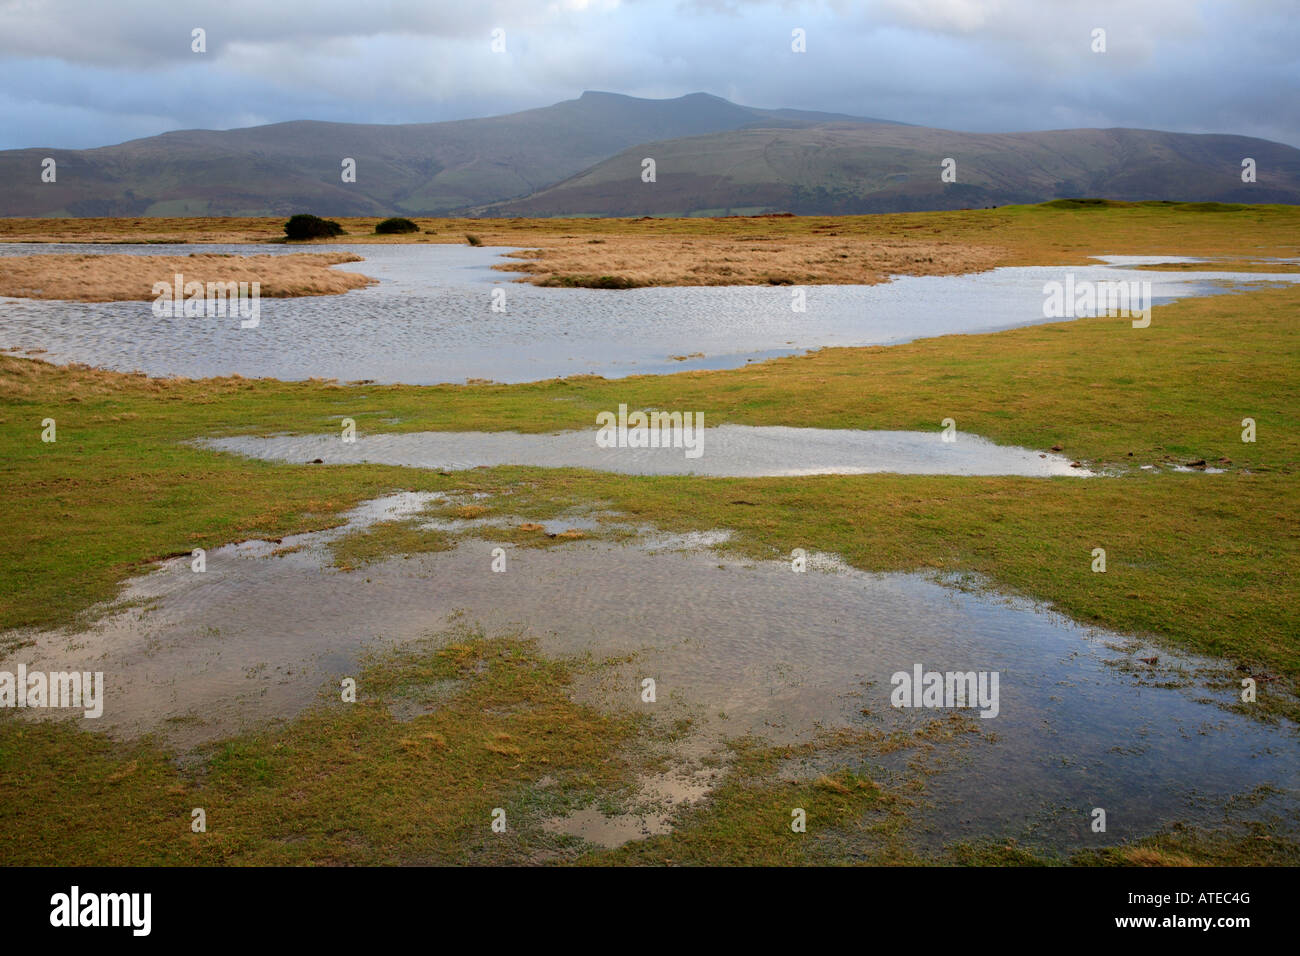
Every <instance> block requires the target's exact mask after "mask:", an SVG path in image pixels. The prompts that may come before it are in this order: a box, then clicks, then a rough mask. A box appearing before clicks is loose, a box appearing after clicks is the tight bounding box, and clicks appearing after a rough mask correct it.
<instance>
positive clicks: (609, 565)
mask: <svg viewBox="0 0 1300 956" xmlns="http://www.w3.org/2000/svg"><path fill="white" fill-rule="evenodd" d="M442 500H444V499H443V496H441V495H438V494H413V493H406V494H401V495H395V496H391V497H389V498H385V499H380V500H377V501H373V502H370V503H368V504H367V505H365V506H363V507H362V508H359V509H357V510H356V511H354V512H353V513H351V514H350V515H349V516H348V523H347V524H346V525H345V526H343V527H341V528H338V529H335V530H332V531H327V532H318V533H313V534H307V535H300V536H297V537H293V538H286V539H284V540H283V541H280V542H277V543H271V542H246V543H243V544H240V545H231V546H228V547H224V548H221V549H220V550H217V551H214V552H211V553H210V554H209V555H208V564H207V570H206V571H205V572H204V573H202V574H196V573H193V572H192V570H191V567H190V563H189V560H188V559H187V558H181V559H175V560H172V561H168V562H164V563H163V564H162V565H161V566H159V567H158V569H157V570H155V571H154V572H153V573H150V574H148V575H146V576H144V577H142V578H138V579H136V580H135V581H133V582H132V584H131V585H130V587H129V588H128V589H127V591H126V592H125V593H124V594H123V595H122V599H123V601H124V602H125V604H124V605H122V606H121V607H119V608H118V609H117V610H113V611H111V612H110V613H108V614H106V615H105V616H104V617H103V618H102V619H101V620H100V622H99V623H97V624H95V625H94V626H93V627H91V628H90V629H89V630H87V631H85V632H82V633H74V634H65V633H55V632H50V633H41V634H35V635H29V636H28V639H29V640H32V641H34V642H35V643H34V644H33V645H31V646H28V647H26V648H24V649H23V650H22V651H21V652H20V654H19V657H20V658H21V659H22V660H24V661H26V662H27V664H28V665H29V666H30V667H33V668H35V667H44V668H48V669H52V670H54V669H66V668H77V669H81V670H103V671H104V673H105V675H106V682H107V686H108V692H107V695H106V700H107V703H106V705H105V709H104V714H103V717H102V718H101V719H100V720H98V721H84V720H82V721H80V722H81V723H82V724H83V725H85V726H88V727H89V726H91V725H94V724H97V725H98V727H95V728H93V729H99V730H105V731H108V732H109V733H111V734H113V735H115V736H126V737H133V736H138V735H140V734H144V733H150V734H157V735H160V736H161V737H162V738H164V739H166V740H167V741H169V742H170V744H171V745H173V746H177V747H180V748H182V749H184V748H188V747H193V746H195V745H199V744H202V743H205V742H208V741H212V740H216V739H219V738H221V737H223V736H226V735H229V734H231V733H234V732H236V731H238V730H240V729H245V728H249V727H254V726H258V725H260V724H262V723H263V722H265V721H268V720H269V721H276V720H282V719H287V718H290V717H292V716H294V715H295V714H296V713H298V712H300V711H301V710H302V709H304V708H305V707H308V706H309V705H311V704H312V703H313V702H314V701H316V700H317V699H318V695H319V693H320V692H321V689H322V687H328V686H335V687H337V686H338V681H339V680H340V679H341V677H343V676H347V675H349V674H355V673H356V666H357V660H358V657H359V655H360V654H361V653H362V652H363V651H364V650H367V649H375V648H379V647H387V646H394V645H400V644H402V643H403V642H407V641H411V640H414V639H416V638H419V637H421V636H424V635H427V634H428V633H430V632H432V631H436V630H438V628H439V627H440V626H443V625H445V624H446V623H447V622H449V621H454V620H461V621H472V622H477V623H481V624H483V625H484V626H485V627H486V628H487V629H489V631H517V632H518V633H520V634H521V635H523V636H529V637H536V638H538V639H540V641H541V646H542V648H543V650H544V651H545V652H547V653H549V654H558V655H566V656H571V655H577V656H580V657H581V656H590V658H591V659H592V660H593V661H594V662H596V663H597V664H599V662H601V661H607V660H611V659H616V660H618V663H615V664H610V665H600V666H597V667H594V668H593V669H592V670H591V672H590V674H589V675H588V677H587V678H585V679H584V680H583V681H582V682H581V683H580V685H579V690H578V693H579V694H580V696H581V697H582V698H583V699H586V700H588V701H589V702H593V703H596V704H598V705H599V706H601V707H607V708H614V709H618V710H628V711H637V710H641V711H648V712H649V714H650V716H651V718H652V719H653V720H655V721H659V722H664V723H669V722H672V721H676V720H680V719H682V718H685V717H689V718H691V720H692V722H693V723H692V728H693V729H692V732H691V735H690V736H689V738H688V739H686V740H685V741H683V742H682V743H681V744H680V745H679V748H678V758H677V761H678V762H677V764H676V765H675V767H674V774H675V776H672V777H666V778H664V779H652V780H648V781H646V782H645V785H646V787H647V788H649V789H650V790H651V791H655V788H659V790H664V791H665V793H666V794H668V795H669V796H671V795H672V794H673V793H677V792H678V791H680V790H681V789H682V787H685V788H686V791H688V792H687V797H688V798H689V799H698V798H699V797H700V796H702V795H703V794H704V793H706V792H707V790H708V787H709V780H710V779H711V778H710V777H709V776H708V774H707V773H705V774H701V770H700V767H699V765H698V760H699V759H700V758H702V757H704V756H707V755H709V754H714V755H717V754H721V753H722V752H723V751H722V747H723V744H724V742H725V741H726V740H727V739H734V738H737V737H741V736H745V735H751V734H752V735H756V736H757V737H759V738H761V739H763V740H766V741H769V742H772V743H779V744H794V743H797V742H801V741H809V740H813V739H815V738H816V737H817V735H818V734H820V733H825V732H827V731H833V730H836V729H848V730H851V731H853V730H856V731H861V732H863V733H865V734H873V733H888V732H891V731H895V730H900V729H903V730H906V729H918V728H921V727H924V726H925V724H926V722H928V721H931V720H942V719H950V718H951V717H952V712H951V711H948V712H945V711H934V710H927V709H924V708H917V709H910V710H909V709H906V708H903V709H899V708H896V707H894V706H893V705H892V704H891V680H892V677H893V675H895V674H896V673H898V672H899V671H907V672H910V671H911V670H912V669H913V667H914V664H916V663H917V662H920V663H921V664H922V665H923V666H924V667H925V668H926V669H934V670H939V671H952V670H956V671H975V672H991V671H992V672H998V674H999V677H1000V682H999V687H1000V693H999V695H998V700H997V706H996V713H995V715H994V716H992V717H991V719H984V718H981V717H980V716H979V715H980V713H981V711H980V710H978V709H967V710H964V711H961V712H960V713H961V715H962V716H961V721H962V726H961V728H960V733H958V734H957V738H958V739H957V740H956V741H955V742H953V743H951V744H948V745H945V746H944V747H943V748H941V749H940V751H939V752H937V753H936V754H935V755H934V757H935V765H934V766H933V767H931V768H928V769H927V770H926V771H925V773H924V776H925V788H924V793H923V795H922V797H921V799H920V800H919V809H918V812H917V821H918V825H919V826H920V828H921V835H919V836H918V839H919V840H921V841H922V842H933V843H935V844H941V843H943V842H946V841H951V840H954V839H972V838H977V837H988V836H991V837H996V838H999V839H1001V838H1015V839H1017V840H1020V841H1022V842H1024V843H1026V844H1027V845H1036V846H1043V847H1050V848H1074V847H1078V846H1082V845H1084V844H1085V843H1088V844H1089V845H1097V844H1096V841H1097V839H1098V836H1097V835H1096V834H1090V833H1089V832H1088V822H1089V816H1088V814H1089V812H1090V811H1091V809H1092V808H1094V807H1103V808H1105V809H1106V811H1107V814H1108V817H1109V819H1110V821H1111V822H1110V826H1109V829H1108V832H1107V833H1106V834H1105V835H1104V837H1102V838H1101V839H1102V840H1103V841H1104V842H1113V841H1118V840H1123V839H1130V838H1133V837H1137V836H1141V835H1144V834H1146V833H1151V832H1155V831H1156V830H1158V829H1160V828H1161V827H1162V826H1164V825H1166V824H1169V823H1171V822H1173V821H1177V820H1181V819H1186V818H1187V817H1188V816H1195V817H1203V816H1207V815H1210V816H1212V815H1214V814H1218V813H1222V812H1223V810H1224V808H1226V807H1227V806H1229V805H1230V804H1232V803H1233V802H1234V801H1239V800H1241V799H1247V798H1248V799H1250V800H1252V801H1253V803H1252V806H1253V807H1254V812H1258V813H1261V814H1280V815H1283V816H1284V817H1289V818H1290V820H1291V824H1290V825H1291V826H1295V825H1296V819H1297V818H1296V811H1297V807H1298V806H1300V742H1298V741H1297V738H1296V735H1295V728H1294V727H1292V726H1291V725H1289V724H1287V723H1285V722H1282V723H1278V724H1266V723H1261V722H1259V721H1257V720H1254V719H1252V718H1249V717H1246V716H1243V715H1242V714H1239V713H1236V712H1234V711H1232V710H1231V709H1229V705H1230V704H1231V703H1232V701H1233V700H1234V695H1235V689H1234V688H1235V683H1234V682H1233V681H1232V679H1231V677H1232V675H1227V677H1226V679H1225V675H1224V673H1223V669H1222V666H1221V665H1220V664H1219V663H1217V662H1214V661H1210V660H1206V659H1201V658H1195V657H1190V656H1180V655H1170V654H1169V653H1168V652H1166V651H1164V650H1161V651H1159V652H1158V653H1157V652H1156V651H1155V650H1153V649H1152V648H1150V647H1147V646H1145V645H1143V644H1142V643H1141V642H1137V641H1133V640H1131V639H1127V638H1124V637H1122V636H1120V635H1117V634H1114V633H1110V632H1107V631H1105V630H1100V629H1091V628H1085V627H1082V626H1079V625H1077V624H1074V623H1071V622H1069V621H1068V620H1065V619H1063V618H1061V617H1060V616H1058V615H1055V614H1053V613H1051V612H1050V611H1049V610H1047V609H1045V608H1043V607H1039V606H1035V605H1032V604H1029V603H1026V602H1022V601H1014V600H1008V599H1005V598H1003V597H1000V596H997V595H995V594H990V593H987V592H982V591H979V592H972V591H968V590H962V589H958V588H954V587H951V586H947V585H946V584H945V583H944V582H941V581H938V580H934V579H930V578H927V577H923V576H920V575H916V574H891V575H869V574H864V573H861V572H858V571H855V570H852V569H850V568H848V567H846V566H844V565H843V564H842V563H841V562H839V561H838V560H837V559H836V558H834V556H831V555H820V554H813V555H811V556H810V561H809V568H808V570H807V571H806V572H804V573H796V572H795V571H794V570H793V569H792V566H791V564H790V562H789V561H787V560H776V559H774V560H771V561H761V562H748V561H738V560H736V559H734V558H730V557H727V556H725V554H719V553H717V552H715V551H714V550H713V549H712V548H711V545H717V544H721V543H723V542H725V540H726V537H727V534H726V532H725V531H719V532H718V533H716V534H714V535H710V536H703V537H693V538H692V537H680V536H666V535H661V534H657V533H655V532H653V531H651V530H649V529H645V528H636V529H632V530H635V531H636V532H637V534H636V536H635V537H634V538H633V539H632V540H631V541H630V542H629V543H626V544H614V543H611V542H609V541H603V540H591V541H581V540H578V541H572V542H567V543H564V544H562V545H559V546H555V547H552V548H548V549H521V548H511V547H510V546H509V545H506V546H505V547H506V550H507V554H508V566H507V571H506V572H505V573H494V572H493V571H492V570H491V563H492V559H493V549H494V548H496V547H499V546H500V542H499V539H494V536H493V527H492V525H491V524H489V523H485V522H482V521H474V520H468V521H467V520H460V521H448V520H446V519H439V518H435V517H425V518H421V519H420V520H423V521H425V522H426V524H427V526H428V527H433V528H440V529H443V530H447V531H455V532H457V533H458V534H459V535H460V538H459V540H458V543H457V545H456V546H455V547H454V548H453V549H451V550H447V551H442V552H438V553H430V554H420V555H414V556H396V557H392V558H389V559H386V560H384V561H381V562H378V563H375V564H372V565H370V566H367V567H366V568H364V569H363V570H358V571H351V572H346V571H340V570H338V569H336V568H334V567H332V566H331V563H330V560H329V553H328V550H327V546H328V544H329V543H330V542H331V541H332V540H336V539H337V538H338V537H339V536H341V535H344V534H346V533H348V532H350V531H356V530H357V529H360V528H364V527H370V526H373V525H374V524H375V523H376V522H385V521H395V520H399V519H410V518H412V517H415V518H419V517H420V512H421V509H423V508H425V507H427V506H429V505H431V504H436V503H438V502H440V501H442ZM593 519H601V520H599V521H596V520H593ZM611 519H613V521H614V522H615V523H617V522H618V521H619V520H620V519H619V516H617V515H614V516H601V515H592V514H573V515H568V516H563V517H561V518H559V519H556V520H555V521H554V522H551V523H550V524H551V525H553V527H554V528H555V529H563V528H570V527H575V526H579V527H581V526H584V525H585V526H587V527H593V528H594V527H597V526H604V525H608V524H609V523H610V520H611ZM645 677H652V678H653V679H654V680H655V682H656V684H657V687H658V703H656V704H654V705H647V704H645V703H643V702H642V701H641V699H640V697H639V694H640V687H641V681H642V680H643V679H644V678H645ZM908 758H909V755H908V754H906V753H898V754H893V755H889V754H881V753H875V752H872V750H871V749H870V748H869V747H865V746H863V747H861V748H859V749H858V751H857V752H853V748H850V749H849V750H848V751H836V750H832V751H828V752H827V753H825V754H823V755H820V756H818V757H817V758H815V759H814V760H812V761H811V762H809V763H807V764H806V765H805V764H802V763H800V762H799V761H795V762H793V763H792V764H791V766H790V767H788V768H787V771H786V772H788V773H791V774H796V775H808V774H811V775H813V776H816V775H817V774H819V773H821V772H824V770H825V767H826V766H828V765H831V764H836V763H838V764H845V763H847V764H850V765H856V766H860V767H864V768H865V769H866V771H867V772H870V773H871V774H872V775H873V776H874V777H876V778H879V779H881V780H885V781H890V782H901V781H906V780H908V779H912V778H913V777H915V776H916V775H917V772H918V771H917V768H916V767H915V766H913V765H911V764H910V763H909V762H908ZM673 780H676V781H677V783H676V784H673V783H672V781H673ZM683 780H684V781H685V783H683V782H682V781H683ZM692 781H693V782H692ZM665 788H666V790H665ZM661 795H662V794H661ZM679 795H680V794H679ZM584 813H585V816H580V817H579V818H578V819H577V820H568V821H560V822H557V823H556V824H555V826H556V827H557V832H570V833H575V834H577V835H581V836H584V837H585V838H590V839H592V840H593V841H594V842H597V843H604V844H606V845H614V844H616V843H617V842H620V841H621V840H622V839H628V838H635V837H637V836H644V835H648V833H650V832H663V828H664V827H666V826H667V825H668V824H667V822H666V821H667V818H666V817H664V818H663V819H658V822H656V819H657V818H654V817H653V815H651V817H648V818H646V819H647V820H648V821H649V822H648V823H647V822H646V820H643V819H641V818H637V821H639V822H637V821H632V820H629V819H624V818H618V817H615V818H612V819H606V818H605V817H604V815H602V814H600V813H599V812H598V811H596V810H590V811H584ZM1290 832H1292V834H1293V835H1294V830H1292V831H1290Z"/></svg>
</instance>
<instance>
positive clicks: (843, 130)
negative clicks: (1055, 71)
mask: <svg viewBox="0 0 1300 956" xmlns="http://www.w3.org/2000/svg"><path fill="white" fill-rule="evenodd" d="M647 156H648V157H653V158H654V160H655V163H656V181H655V182H654V183H645V182H642V180H641V163H642V160H643V158H645V157H647ZM1247 156H1249V157H1251V158H1253V159H1255V161H1256V163H1257V182H1255V183H1252V184H1246V183H1243V182H1242V181H1241V161H1242V159H1243V157H1247ZM948 157H952V158H954V159H955V160H956V161H957V167H956V182H953V183H944V182H942V181H941V178H940V173H941V163H942V162H943V160H944V159H945V158H948ZM1077 196H1100V197H1106V198H1111V199H1126V200H1140V199H1171V200H1187V201H1219V202H1254V203H1265V202H1268V203H1300V150H1297V149H1294V148H1292V147H1289V146H1284V145H1281V144H1279V143H1271V142H1268V141H1266V140H1260V139H1251V138H1249V137H1243V136H1223V135H1192V134H1185V133H1165V132H1159V131H1154V130H1136V129H1108V130H1093V129H1076V130H1053V131H1046V132H1032V133H999V134H979V133H959V132H952V131H948V130H938V129H928V128H925V127H917V126H901V125H886V124H871V123H833V124H825V125H819V126H815V127H811V128H803V129H748V130H735V131H727V132H722V133H715V134H709V135H704V136H692V137H686V138H681V139H674V140H668V141H662V142H657V143H647V144H640V145H638V146H636V147H634V148H631V149H627V150H624V151H623V152H622V153H620V154H619V155H618V156H615V157H612V158H610V159H608V160H605V161H603V162H601V163H598V164H596V165H595V166H593V167H592V168H591V169H588V170H585V171H584V172H582V173H580V174H578V175H576V176H573V177H571V178H570V179H568V180H565V181H564V182H562V183H559V184H557V185H555V186H553V187H551V188H549V189H544V190H541V191H539V192H537V193H535V194H533V195H532V196H529V197H527V198H524V199H519V200H514V201H510V202H506V203H500V204H495V205H492V206H488V207H483V208H480V209H478V210H476V212H478V213H480V214H482V215H500V216H558V215H603V216H684V215H726V214H753V213H761V212H771V211H785V212H793V213H798V214H843V213H868V212H906V211H915V210H927V209H961V208H968V207H975V208H979V207H984V206H990V205H1005V204H1008V203H1035V202H1042V201H1045V200H1050V199H1055V198H1061V197H1077Z"/></svg>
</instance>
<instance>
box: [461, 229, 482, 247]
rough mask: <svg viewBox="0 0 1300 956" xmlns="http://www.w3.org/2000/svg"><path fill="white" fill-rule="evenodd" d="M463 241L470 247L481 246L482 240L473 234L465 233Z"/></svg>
mask: <svg viewBox="0 0 1300 956" xmlns="http://www.w3.org/2000/svg"><path fill="white" fill-rule="evenodd" d="M465 241H466V242H468V243H469V244H470V245H471V246H481V245H483V240H482V239H480V238H479V237H478V236H476V235H474V234H473V233H469V232H467V233H465Z"/></svg>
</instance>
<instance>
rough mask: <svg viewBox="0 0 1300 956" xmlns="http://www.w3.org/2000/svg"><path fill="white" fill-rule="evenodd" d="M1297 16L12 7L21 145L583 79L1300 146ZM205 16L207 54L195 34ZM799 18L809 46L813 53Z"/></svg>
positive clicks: (10, 58)
mask: <svg viewBox="0 0 1300 956" xmlns="http://www.w3.org/2000/svg"><path fill="white" fill-rule="evenodd" d="M1293 14H1294V7H1293V4H1291V3H1288V2H1282V0H1276V2H1275V0H1238V2H1222V3H1215V4H1209V3H1197V2H1193V0H1147V2H1144V3H1142V4H1134V3H1132V2H1131V0H1089V2H1084V0H1054V2H1051V3H1043V2H1041V0H932V2H929V3H922V2H918V0H852V2H850V0H821V2H807V3H799V2H793V0H784V2H783V0H768V2H763V0H748V2H746V3H744V4H740V3H737V2H734V0H623V2H618V0H540V2H539V0H480V2H463V0H455V2H405V3H404V2H391V3H382V2H375V0H347V2H344V0H317V2H311V3H308V2H305V0H280V2H277V3H275V4H267V3H265V2H264V0H222V2H197V3H191V4H187V5H185V7H184V8H183V9H182V8H181V7H180V6H179V5H176V4H175V3H174V0H139V2H136V3H131V4H107V3H103V2H100V0H0V84H2V85H0V89H3V90H4V91H5V96H4V97H3V98H0V147H5V148H11V147H17V146H27V145H33V144H36V143H41V144H46V145H59V146H64V147H69V148H72V147H84V146H93V145H102V144H105V143H110V142H117V141H121V140H123V139H127V138H130V137H132V136H138V135H147V134H150V133H157V132H162V131H164V130H167V129H175V128H193V127H208V128H228V127H231V126H237V125H242V124H246V123H248V122H249V121H250V120H252V119H265V120H266V121H273V122H274V121H283V120H292V119H324V120H336V121H341V122H383V123H396V122H430V121H436V120H443V119H457V118H465V117H470V116H479V115H490V114H493V113H499V112H507V111H512V110H517V109H523V108H527V107H531V106H542V105H546V104H549V103H552V102H556V101H558V100H563V99H570V98H572V97H575V96H577V95H578V94H580V93H581V92H582V91H583V90H584V89H605V90H613V91H616V92H622V93H628V94H631V95H641V96H676V95H681V94H684V93H690V92H695V91H705V92H712V93H716V94H718V95H724V96H728V97H731V98H735V99H737V100H739V101H741V102H744V103H747V104H750V105H756V106H769V107H778V106H789V107H794V108H801V109H823V110H829V111H834V112H843V113H851V114H856V115H869V116H877V117H883V118H891V119H899V120H903V121H906V122H911V123H918V124H922V125H929V126H941V127H947V128H957V129H970V130H978V131H985V132H987V131H997V130H1024V129H1044V128H1055V127H1060V126H1063V125H1077V124H1090V125H1092V124H1095V125H1102V126H1127V125H1135V126H1144V127H1152V128H1161V129H1172V130H1181V131H1191V132H1202V131H1219V132H1235V133H1244V134H1248V135H1257V136H1264V137H1266V138H1270V139H1277V140H1281V141H1283V142H1289V143H1292V144H1297V145H1300V106H1298V105H1297V104H1298V103H1300V96H1297V95H1296V94H1297V92H1300V61H1297V60H1296V58H1295V56H1294V52H1293V51H1294V50H1296V49H1300V18H1296V17H1294V15H1293ZM196 26H201V27H203V28H204V29H205V30H206V31H207V52H206V53H202V54H198V53H193V52H192V51H191V49H190V31H191V30H192V29H193V28H194V27H196ZM795 27H800V28H802V29H804V30H805V31H806V34H807V52H806V53H802V54H796V53H794V52H793V51H792V50H791V48H790V34H791V30H792V29H793V28H795ZM1097 27H1101V28H1103V29H1105V30H1106V34H1107V52H1106V53H1104V54H1097V53H1093V52H1092V50H1091V33H1092V30H1093V29H1094V28H1097ZM497 28H500V29H503V30H504V31H505V36H506V52H505V53H493V52H492V50H491V47H490V43H491V34H492V30H494V29H497Z"/></svg>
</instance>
